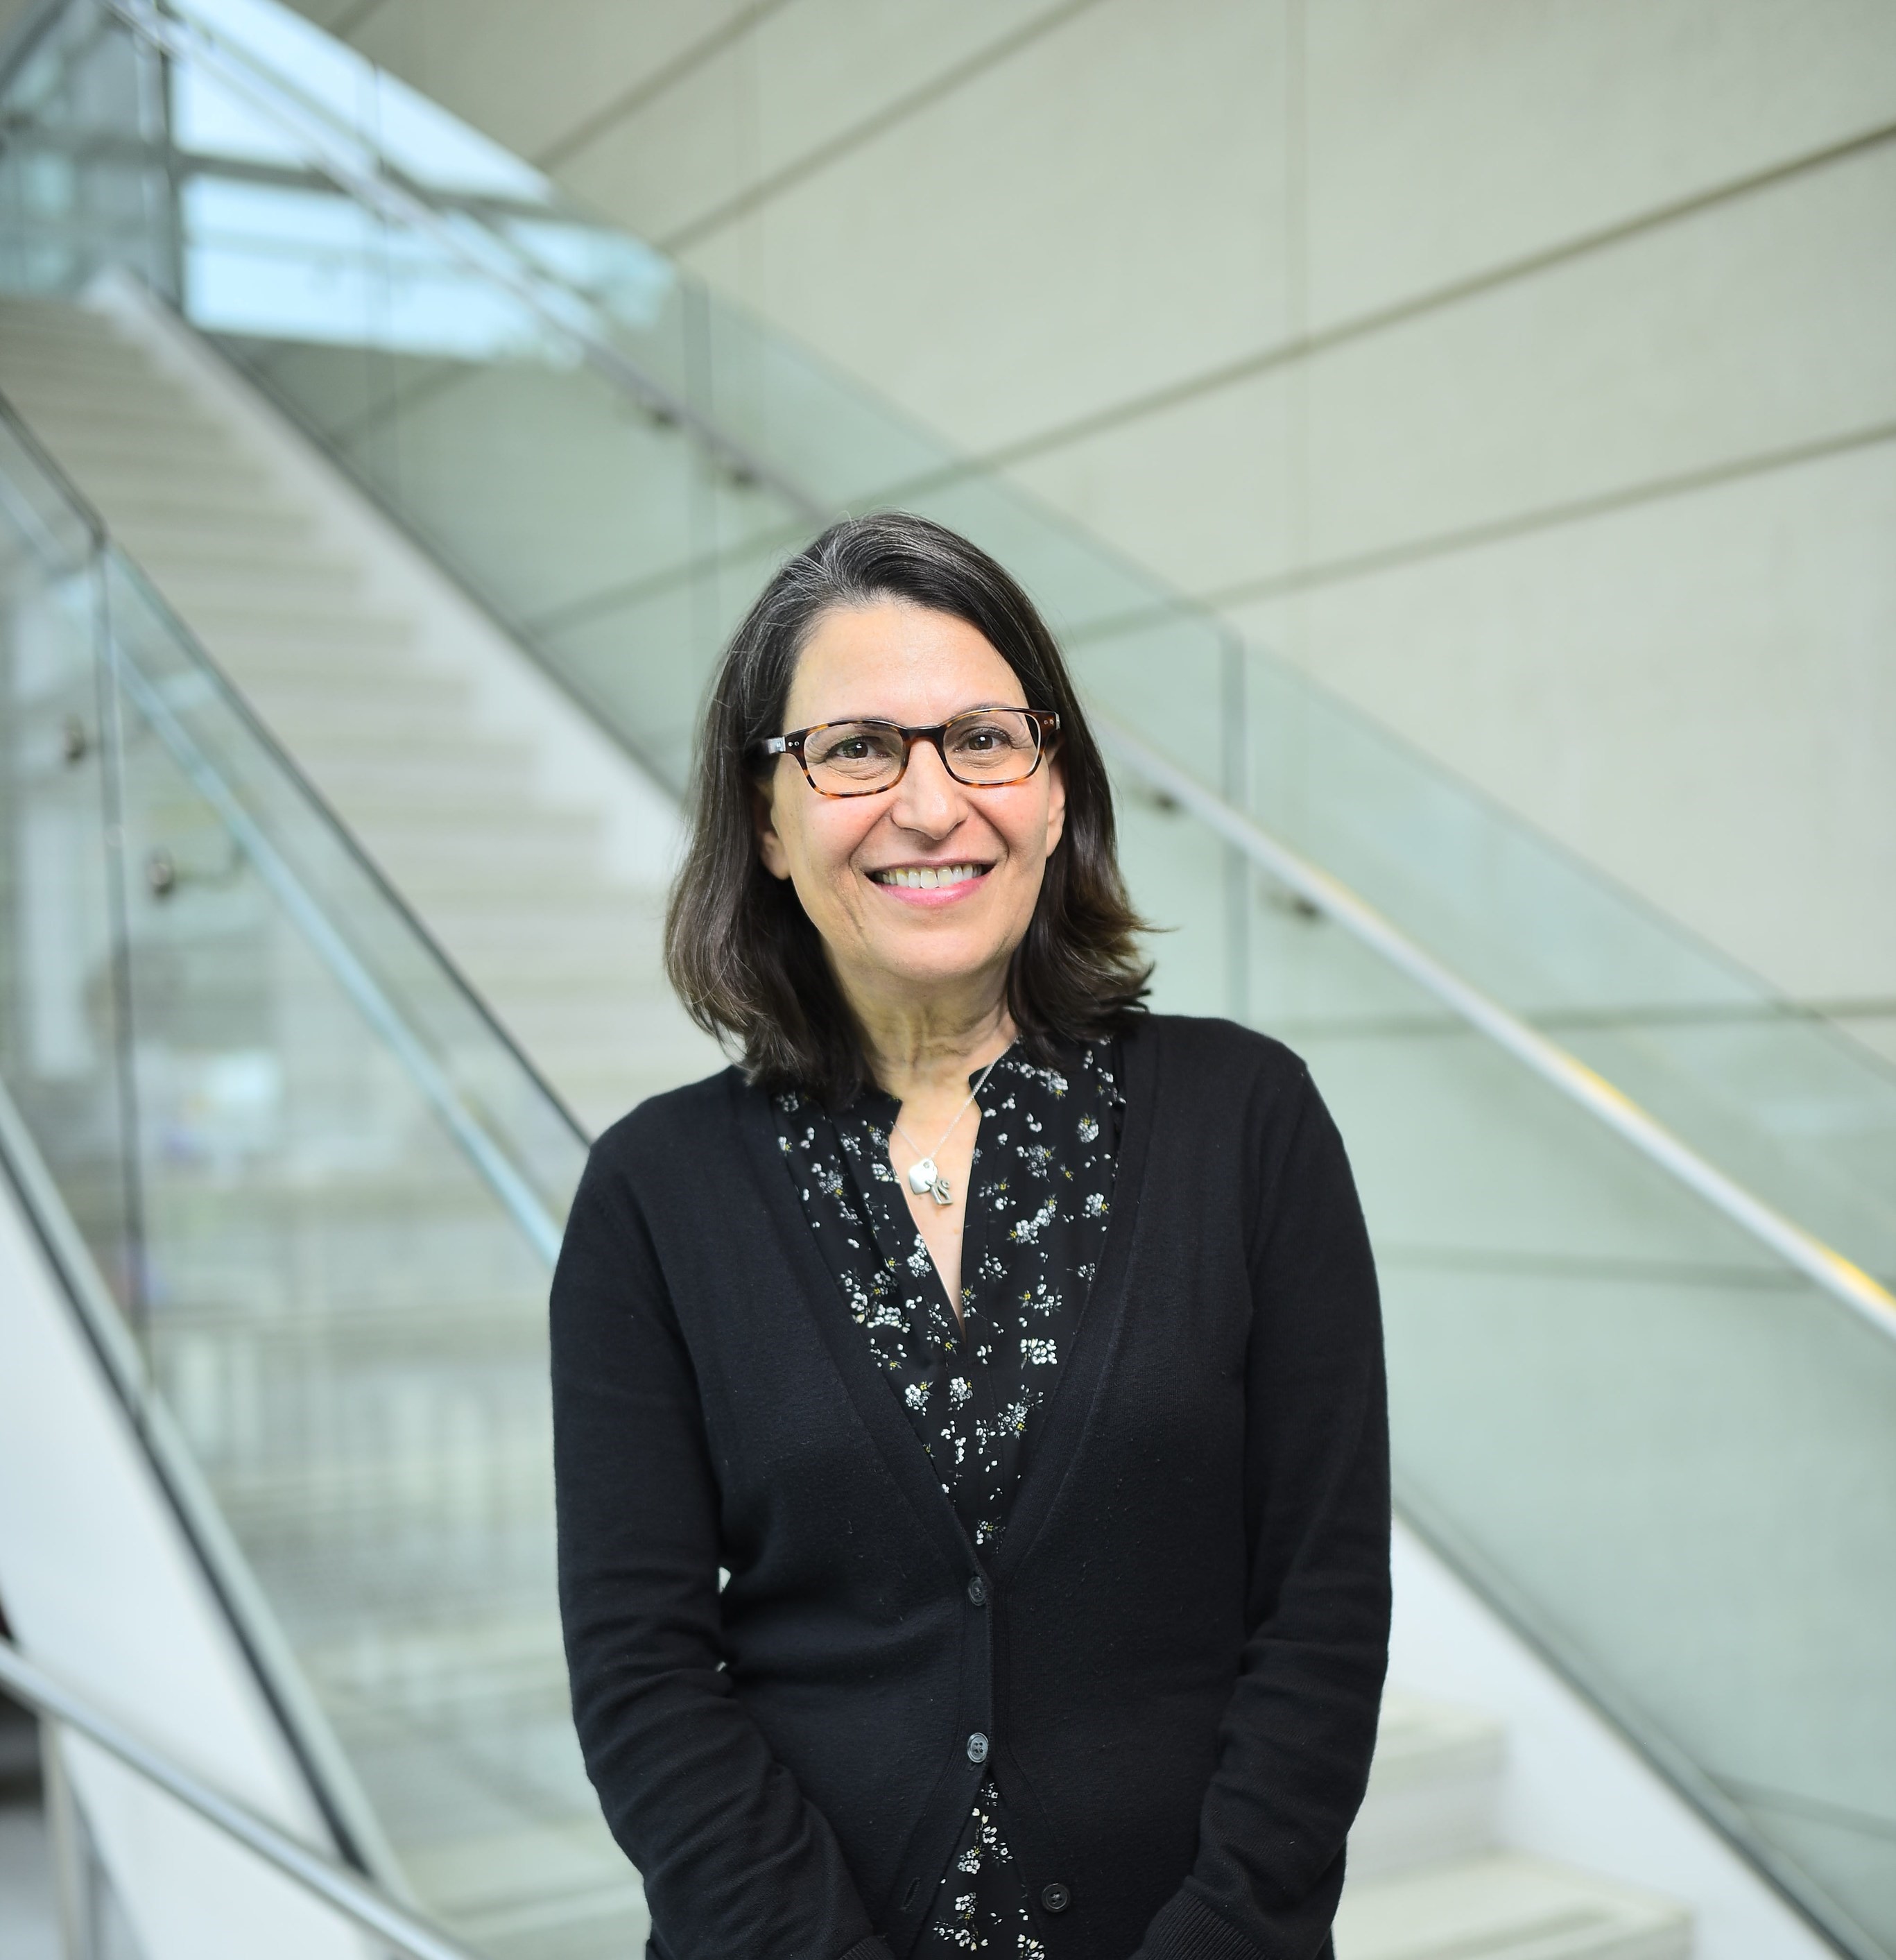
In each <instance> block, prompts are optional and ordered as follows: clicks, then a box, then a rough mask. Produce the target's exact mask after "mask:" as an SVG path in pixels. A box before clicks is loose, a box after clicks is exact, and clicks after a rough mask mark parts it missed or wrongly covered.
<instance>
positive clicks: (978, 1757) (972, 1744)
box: [968, 1729, 988, 1763]
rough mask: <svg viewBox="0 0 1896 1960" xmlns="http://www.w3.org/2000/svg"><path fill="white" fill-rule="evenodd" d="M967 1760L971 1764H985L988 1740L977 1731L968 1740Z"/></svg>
mask: <svg viewBox="0 0 1896 1960" xmlns="http://www.w3.org/2000/svg"><path fill="white" fill-rule="evenodd" d="M968 1760H969V1761H970V1762H971V1763H985V1761H987V1760H988V1739H987V1737H986V1736H984V1735H983V1734H982V1733H981V1731H980V1730H979V1729H976V1730H975V1733H973V1734H972V1736H969V1738H968Z"/></svg>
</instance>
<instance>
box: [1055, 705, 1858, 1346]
mask: <svg viewBox="0 0 1896 1960" xmlns="http://www.w3.org/2000/svg"><path fill="white" fill-rule="evenodd" d="M1094 725H1095V726H1096V728H1097V729H1098V730H1099V737H1100V740H1101V742H1102V744H1103V745H1104V746H1105V748H1106V749H1107V750H1108V751H1109V753H1111V754H1112V755H1114V756H1117V757H1118V759H1119V760H1120V761H1121V762H1123V763H1125V765H1127V766H1128V768H1130V769H1131V771H1132V772H1133V773H1134V775H1137V776H1138V777H1139V778H1140V779H1141V780H1142V781H1144V782H1145V783H1146V784H1147V785H1148V786H1149V787H1150V788H1153V789H1156V790H1157V791H1160V792H1161V793H1162V794H1164V795H1165V796H1166V797H1169V798H1170V799H1171V800H1172V801H1174V802H1175V803H1178V804H1179V805H1180V807H1182V808H1184V809H1185V810H1189V811H1190V812H1191V814H1192V815H1193V816H1195V817H1196V818H1197V819H1198V821H1199V822H1200V823H1202V824H1204V826H1206V827H1207V829H1210V830H1212V831H1214V832H1216V833H1217V835H1218V836H1220V837H1221V838H1223V839H1224V841H1225V842H1226V843H1227V844H1229V845H1233V847H1234V848H1236V849H1237V850H1239V851H1242V853H1243V854H1245V856H1246V857H1247V858H1249V859H1250V860H1251V861H1252V863H1253V864H1258V865H1261V866H1262V867H1263V868H1264V869H1265V870H1267V871H1268V872H1269V873H1271V876H1272V877H1274V878H1277V879H1278V880H1281V882H1282V883H1284V884H1286V885H1287V886H1289V887H1290V889H1291V890H1292V891H1293V892H1295V893H1296V894H1297V895H1298V896H1299V897H1300V898H1303V899H1307V900H1308V901H1309V902H1310V903H1311V904H1312V905H1314V906H1315V907H1316V908H1317V909H1318V910H1319V912H1322V914H1323V915H1324V916H1325V918H1330V919H1332V920H1334V921H1335V922H1336V923H1337V924H1338V925H1340V926H1341V927H1342V928H1344V931H1347V932H1348V933H1349V934H1351V935H1352V936H1353V937H1354V938H1356V939H1357V940H1359V941H1360V943H1362V944H1363V945H1364V946H1366V947H1368V948H1369V949H1370V951H1371V952H1373V953H1376V955H1378V956H1379V957H1380V958H1381V959H1384V960H1386V961H1387V962H1388V963H1389V965H1390V966H1393V967H1395V969H1396V970H1397V971H1398V972H1400V973H1402V974H1405V975H1407V976H1408V978H1410V979H1411V980H1413V981H1414V982H1415V983H1416V984H1417V985H1418V986H1419V987H1420V988H1423V989H1424V991H1426V992H1427V993H1430V994H1433V996H1434V997H1435V998H1436V1000H1438V1001H1440V1002H1441V1003H1442V1004H1443V1006H1444V1007H1447V1008H1449V1010H1451V1011H1452V1013H1455V1014H1456V1015H1458V1016H1459V1017H1460V1018H1461V1019H1462V1020H1464V1021H1466V1022H1467V1023H1468V1025H1469V1026H1471V1027H1472V1028H1474V1029H1475V1030H1476V1031H1477V1032H1478V1033H1481V1034H1483V1035H1485V1036H1487V1039H1489V1040H1490V1041H1491V1042H1494V1044H1495V1045H1497V1047H1499V1048H1503V1049H1505V1050H1506V1052H1507V1053H1508V1054H1509V1055H1513V1058H1515V1060H1516V1061H1519V1062H1520V1063H1522V1064H1523V1065H1524V1066H1525V1067H1526V1068H1529V1069H1531V1070H1532V1071H1533V1072H1534V1074H1536V1075H1538V1077H1540V1078H1541V1080H1542V1081H1543V1082H1545V1083H1548V1084H1549V1085H1550V1086H1551V1087H1553V1088H1554V1089H1556V1090H1558V1091H1559V1092H1560V1094H1561V1095H1563V1096H1566V1097H1567V1099H1568V1100H1569V1101H1570V1102H1573V1103H1578V1104H1579V1106H1580V1107H1581V1108H1582V1109H1584V1110H1586V1112H1588V1114H1589V1115H1592V1116H1593V1117H1595V1118H1597V1119H1598V1120H1599V1122H1602V1123H1604V1124H1605V1125H1606V1126H1607V1128H1608V1129H1610V1130H1612V1131H1615V1132H1616V1133H1617V1134H1618V1135H1619V1136H1620V1137H1621V1138H1624V1141H1627V1143H1629V1144H1631V1145H1632V1146H1633V1147H1634V1149H1635V1150H1638V1151H1639V1152H1640V1153H1641V1154H1642V1155H1643V1156H1644V1157H1647V1158H1648V1159H1649V1160H1651V1161H1652V1162H1653V1163H1656V1164H1657V1165H1658V1166H1659V1168H1660V1169H1662V1170H1664V1171H1666V1172H1668V1173H1670V1174H1671V1175H1672V1176H1673V1177H1675V1178H1676V1179H1678V1182H1680V1183H1681V1184H1683V1185H1685V1186H1686V1187H1687V1188H1688V1189H1689V1190H1691V1192H1694V1193H1695V1194H1696V1195H1697V1196H1698V1197H1700V1198H1703V1199H1704V1201H1705V1202H1706V1203H1707V1204H1710V1206H1712V1208H1713V1209H1714V1210H1715V1211H1719V1212H1722V1213H1723V1214H1724V1215H1725V1217H1727V1218H1729V1220H1731V1221H1732V1223H1733V1224H1735V1225H1736V1226H1738V1227H1740V1229H1741V1230H1744V1231H1745V1232H1747V1233H1749V1234H1750V1235H1751V1236H1752V1237H1753V1238H1754V1239H1758V1240H1759V1241H1760V1242H1761V1243H1763V1244H1764V1245H1765V1246H1768V1247H1769V1248H1770V1250H1771V1251H1772V1252H1775V1253H1776V1254H1777V1255H1778V1257H1779V1258H1781V1259H1783V1260H1784V1261H1785V1262H1786V1264H1787V1265H1792V1266H1794V1267H1795V1268H1796V1269H1797V1270H1798V1271H1799V1272H1801V1273H1802V1274H1805V1276H1806V1277H1807V1278H1809V1279H1812V1280H1814V1281H1815V1282H1816V1283H1817V1284H1818V1286H1820V1287H1822V1288H1823V1290H1824V1291H1825V1292H1826V1293H1829V1294H1830V1295H1831V1297H1833V1298H1834V1299H1836V1300H1840V1301H1842V1303H1844V1306H1847V1307H1849V1308H1850V1309H1851V1311H1852V1312H1853V1313H1857V1314H1859V1315H1860V1316H1862V1317H1863V1319H1865V1320H1866V1321H1867V1322H1869V1325H1871V1326H1872V1327H1874V1328H1876V1329H1877V1331H1878V1332H1879V1333H1882V1334H1883V1335H1887V1336H1888V1337H1889V1338H1891V1339H1892V1340H1896V1297H1893V1296H1892V1295H1891V1293H1889V1291H1888V1290H1887V1289H1886V1288H1885V1287H1882V1286H1880V1285H1879V1284H1878V1283H1877V1282H1876V1281H1875V1280H1874V1279H1872V1278H1871V1277H1870V1275H1869V1274H1868V1273H1866V1272H1865V1271H1863V1268H1861V1267H1860V1266H1858V1265H1855V1264H1854V1263H1853V1262H1851V1261H1850V1260H1849V1259H1847V1258H1844V1255H1842V1253H1840V1252H1836V1251H1834V1250H1833V1249H1831V1247H1830V1246H1827V1245H1825V1244H1824V1242H1823V1241H1822V1240H1821V1239H1818V1238H1817V1237H1815V1236H1813V1235H1812V1233H1809V1232H1806V1231H1805V1230H1804V1228H1803V1227H1802V1226H1801V1225H1798V1224H1796V1223H1793V1221H1792V1220H1790V1219H1789V1218H1786V1217H1785V1216H1784V1214H1783V1213H1782V1212H1781V1211H1775V1210H1774V1209H1773V1208H1772V1207H1771V1206H1770V1205H1768V1204H1766V1203H1765V1202H1764V1200H1763V1199H1762V1198H1758V1197H1757V1196H1756V1195H1754V1194H1753V1193H1752V1192H1748V1191H1747V1190H1746V1189H1745V1187H1744V1186H1743V1185H1741V1184H1739V1182H1737V1180H1736V1179H1733V1178H1730V1177H1728V1176H1726V1174H1725V1173H1724V1172H1723V1171H1722V1170H1720V1169H1719V1168H1718V1167H1717V1166H1716V1165H1715V1164H1713V1163H1709V1162H1708V1161H1707V1160H1706V1159H1705V1158H1704V1157H1700V1155H1699V1153H1697V1151H1696V1150H1694V1149H1693V1148H1692V1147H1691V1145H1690V1144H1688V1143H1686V1142H1684V1141H1683V1140H1682V1139H1681V1138H1678V1137H1677V1136H1675V1135H1674V1134H1673V1133H1672V1131H1670V1130H1669V1129H1667V1128H1666V1127H1665V1125H1664V1124H1662V1123H1661V1122H1659V1120H1658V1118H1656V1117H1654V1116H1652V1115H1648V1114H1647V1112H1646V1111H1645V1110H1643V1109H1641V1108H1640V1106H1639V1105H1638V1104H1637V1103H1635V1102H1634V1100H1633V1099H1632V1098H1631V1097H1630V1096H1627V1094H1625V1093H1624V1091H1622V1090H1618V1089H1616V1088H1615V1087H1614V1086H1613V1084H1612V1083H1610V1082H1608V1080H1606V1078H1605V1077H1604V1076H1603V1075H1601V1074H1599V1073H1598V1072H1597V1071H1595V1070H1593V1069H1591V1068H1588V1067H1587V1065H1586V1063H1585V1062H1583V1061H1581V1060H1580V1059H1579V1057H1578V1056H1576V1055H1573V1054H1572V1053H1570V1052H1569V1051H1568V1050H1567V1049H1566V1048H1562V1047H1561V1046H1560V1044H1559V1043H1558V1042H1551V1041H1549V1040H1548V1038H1547V1037H1546V1036H1544V1034H1542V1033H1540V1032H1539V1031H1538V1029H1535V1028H1532V1027H1530V1026H1529V1025H1528V1023H1526V1022H1525V1021H1524V1020H1522V1019H1521V1018H1520V1017H1519V1015H1517V1014H1514V1013H1510V1012H1509V1010H1507V1009H1506V1007H1503V1006H1502V1005H1501V1004H1500V1001H1497V1000H1495V999H1494V998H1493V997H1492V996H1491V995H1490V994H1484V993H1483V992H1482V991H1481V989H1480V988H1477V987H1474V986H1471V985H1469V983H1468V982H1467V981H1465V980H1464V979H1463V978H1462V977H1461V975H1459V974H1458V973H1455V972H1452V971H1451V970H1450V969H1449V968H1448V967H1446V966H1443V963H1441V961H1439V959H1436V958H1435V956H1433V954H1432V953H1427V952H1425V951H1424V950H1423V949H1422V948H1421V947H1420V946H1418V945H1417V943H1415V941H1414V940H1412V939H1411V938H1410V937H1409V936H1408V934H1406V933H1405V932H1404V931H1402V930H1401V928H1400V927H1398V926H1396V925H1395V924H1392V922H1391V921H1389V920H1388V919H1386V918H1384V917H1383V915H1382V914H1381V913H1380V912H1378V911H1377V910H1376V908H1375V907H1374V906H1373V905H1370V903H1369V902H1367V901H1366V900H1365V899H1362V898H1360V897H1358V896H1357V894H1356V893H1354V892H1353V891H1352V890H1350V888H1349V886H1347V885H1345V884H1344V883H1342V882H1341V880H1338V879H1335V878H1333V877H1331V876H1330V874H1329V873H1328V872H1327V871H1324V870H1319V868H1318V867H1317V866H1315V864H1312V863H1311V862H1310V861H1309V859H1308V858H1304V857H1303V856H1301V855H1300V854H1298V853H1297V852H1296V851H1293V850H1292V849H1291V848H1290V846H1289V845H1286V844H1284V843H1281V842H1279V841H1278V839H1277V838H1274V837H1273V836H1272V835H1271V833H1270V832H1268V830H1266V829H1265V828H1264V827H1263V826H1261V824H1258V823H1255V822H1254V821H1253V820H1252V819H1251V818H1250V817H1249V816H1246V815H1245V813H1244V812H1243V811H1242V810H1239V809H1237V808H1236V807H1234V806H1233V804H1230V803H1226V801H1225V800H1224V799H1223V797H1220V796H1219V795H1218V794H1216V792H1215V791H1211V790H1208V789H1207V788H1205V786H1204V784H1202V783H1201V782H1200V781H1198V779H1197V778H1196V777H1195V776H1192V775H1189V774H1188V772H1186V771H1185V770H1183V769H1182V768H1179V766H1178V765H1177V764H1176V763H1175V762H1170V761H1169V760H1168V759H1166V757H1165V756H1163V755H1161V754H1160V753H1159V751H1158V750H1157V749H1154V748H1153V747H1152V746H1150V744H1149V743H1146V742H1144V741H1142V740H1140V738H1139V737H1137V736H1136V735H1134V733H1132V732H1131V730H1129V729H1127V728H1125V727H1121V725H1120V724H1118V722H1116V721H1113V720H1112V718H1110V717H1109V716H1106V715H1096V716H1095V718H1094Z"/></svg>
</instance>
